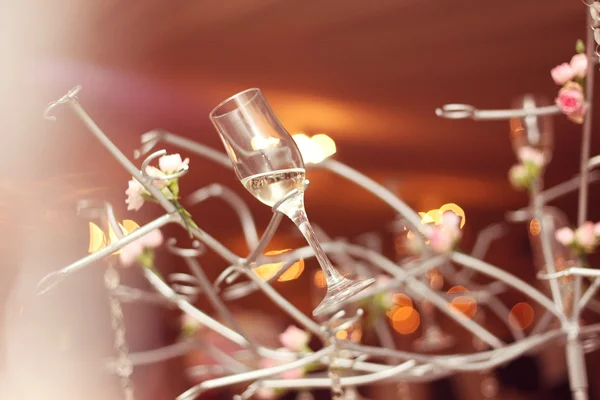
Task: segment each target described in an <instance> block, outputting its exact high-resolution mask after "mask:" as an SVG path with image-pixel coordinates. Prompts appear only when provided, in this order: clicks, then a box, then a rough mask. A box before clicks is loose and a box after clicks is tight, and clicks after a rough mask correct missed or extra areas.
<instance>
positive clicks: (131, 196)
mask: <svg viewBox="0 0 600 400" xmlns="http://www.w3.org/2000/svg"><path fill="white" fill-rule="evenodd" d="M145 192H146V189H144V186H142V184H141V183H140V182H139V181H138V180H137V179H135V178H132V179H131V180H130V181H129V182H128V187H127V190H126V191H125V194H126V195H127V199H126V200H125V203H126V204H127V209H128V210H135V211H137V210H139V209H140V208H142V206H143V205H144V193H145Z"/></svg>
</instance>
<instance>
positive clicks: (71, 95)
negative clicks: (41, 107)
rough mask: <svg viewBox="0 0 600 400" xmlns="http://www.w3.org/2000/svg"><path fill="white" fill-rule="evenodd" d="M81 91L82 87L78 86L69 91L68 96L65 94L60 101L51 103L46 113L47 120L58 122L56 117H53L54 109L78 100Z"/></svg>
mask: <svg viewBox="0 0 600 400" xmlns="http://www.w3.org/2000/svg"><path fill="white" fill-rule="evenodd" d="M81 89H82V87H81V85H77V86H75V87H74V88H73V89H71V90H69V91H68V92H67V94H65V95H64V96H63V97H61V98H60V99H58V100H55V101H52V102H50V103H49V104H48V107H47V108H46V110H45V111H44V118H45V119H47V120H50V121H56V117H55V116H54V115H52V111H54V109H55V108H56V107H57V106H59V105H61V104H65V103H68V102H70V101H71V100H73V99H76V98H77V93H79V92H80V91H81Z"/></svg>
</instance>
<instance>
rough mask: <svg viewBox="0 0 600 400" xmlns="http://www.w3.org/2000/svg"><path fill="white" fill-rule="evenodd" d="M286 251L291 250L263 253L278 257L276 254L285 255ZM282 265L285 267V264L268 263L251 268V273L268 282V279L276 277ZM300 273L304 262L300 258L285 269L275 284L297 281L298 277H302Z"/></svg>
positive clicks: (302, 270)
mask: <svg viewBox="0 0 600 400" xmlns="http://www.w3.org/2000/svg"><path fill="white" fill-rule="evenodd" d="M288 251H291V249H285V250H271V251H267V252H266V253H265V255H267V256H274V255H278V254H284V253H287V252H288ZM284 265H285V262H278V263H268V264H263V265H259V266H258V267H255V268H253V269H252V271H253V272H254V273H255V274H256V275H258V276H259V277H260V278H261V279H262V280H263V281H268V280H269V279H271V278H273V277H274V276H275V275H277V273H279V271H280V270H281V268H283V267H284ZM302 272H304V260H303V259H302V258H301V259H299V260H298V261H296V262H295V263H293V264H292V265H291V266H290V267H289V268H288V269H287V271H285V272H284V273H283V274H281V276H280V277H279V278H277V282H287V281H292V280H294V279H297V278H298V277H299V276H300V275H302Z"/></svg>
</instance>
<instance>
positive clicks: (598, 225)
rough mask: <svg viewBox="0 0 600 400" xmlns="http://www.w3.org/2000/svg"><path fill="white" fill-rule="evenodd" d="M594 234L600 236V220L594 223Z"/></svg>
mask: <svg viewBox="0 0 600 400" xmlns="http://www.w3.org/2000/svg"><path fill="white" fill-rule="evenodd" d="M594 235H596V237H600V222H596V225H594Z"/></svg>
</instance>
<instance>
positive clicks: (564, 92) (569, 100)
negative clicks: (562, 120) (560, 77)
mask: <svg viewBox="0 0 600 400" xmlns="http://www.w3.org/2000/svg"><path fill="white" fill-rule="evenodd" d="M555 101H556V105H557V106H558V108H560V110H561V111H562V112H563V113H564V114H566V115H567V117H569V119H570V120H572V121H573V122H577V123H579V124H581V123H583V116H584V114H585V110H586V106H585V99H584V96H583V88H582V87H581V85H580V84H578V83H575V82H569V83H567V84H566V85H565V86H564V87H563V88H562V89H560V91H559V92H558V97H557V98H556V100H555Z"/></svg>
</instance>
